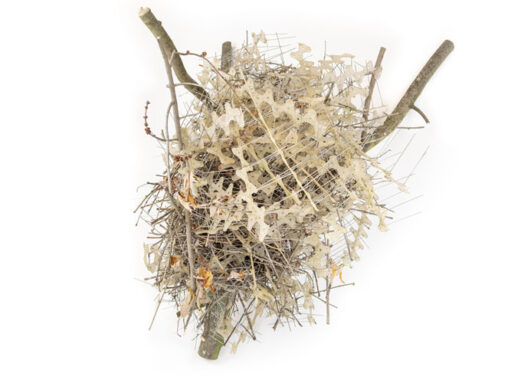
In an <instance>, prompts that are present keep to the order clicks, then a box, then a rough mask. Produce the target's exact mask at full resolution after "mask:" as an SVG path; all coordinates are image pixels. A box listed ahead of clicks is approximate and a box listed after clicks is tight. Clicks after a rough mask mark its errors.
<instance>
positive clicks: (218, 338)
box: [199, 293, 230, 360]
mask: <svg viewBox="0 0 521 383" xmlns="http://www.w3.org/2000/svg"><path fill="white" fill-rule="evenodd" d="M225 294H226V293H225ZM229 299H230V298H229V296H228V295H225V296H223V297H222V298H221V299H219V300H217V301H216V302H215V303H214V304H213V305H212V306H211V307H209V308H208V309H207V310H208V311H207V313H206V314H205V318H204V329H203V334H202V335H201V343H200V344H199V356H201V357H203V358H205V359H210V360H215V359H217V358H218V357H219V352H220V351H221V347H222V346H223V345H224V338H223V336H222V335H221V334H219V333H218V329H219V325H220V323H221V322H222V320H223V319H224V317H225V315H227V306H228V302H229Z"/></svg>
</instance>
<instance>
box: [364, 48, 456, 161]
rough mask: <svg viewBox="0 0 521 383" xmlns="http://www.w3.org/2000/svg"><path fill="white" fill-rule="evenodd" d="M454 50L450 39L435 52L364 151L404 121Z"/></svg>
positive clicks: (377, 129)
mask: <svg viewBox="0 0 521 383" xmlns="http://www.w3.org/2000/svg"><path fill="white" fill-rule="evenodd" d="M453 50H454V44H453V43H452V41H450V40H445V41H444V42H443V43H442V44H441V45H440V47H439V48H438V50H437V51H436V52H434V54H433V55H432V56H431V58H430V59H429V61H427V63H426V64H425V66H424V67H423V68H422V70H421V71H420V73H419V74H418V76H416V78H415V79H414V81H413V82H412V84H411V85H410V86H409V89H407V91H406V92H405V94H404V95H403V97H402V99H401V100H400V102H399V103H398V105H396V107H395V108H394V110H393V112H392V113H391V114H390V115H389V116H387V118H386V119H385V121H384V123H383V125H382V126H381V127H378V128H376V129H375V131H374V132H373V135H372V137H371V141H370V142H367V143H366V144H365V145H364V152H367V151H368V150H369V149H371V148H372V147H374V146H375V145H377V144H378V143H380V142H381V141H382V140H383V139H384V138H385V137H387V136H388V135H389V134H391V133H392V132H393V131H394V129H396V127H397V126H398V125H399V124H400V122H402V120H403V119H404V118H405V116H406V115H407V113H408V112H409V110H411V109H412V108H413V107H414V103H415V102H416V100H417V99H418V97H419V96H420V94H421V92H422V91H423V88H425V85H427V83H428V82H429V80H430V79H431V77H432V76H433V75H434V73H435V72H436V71H437V70H438V68H439V67H440V65H441V64H442V63H443V61H444V60H445V59H446V58H447V56H448V55H449V54H450V53H451V52H452V51H453Z"/></svg>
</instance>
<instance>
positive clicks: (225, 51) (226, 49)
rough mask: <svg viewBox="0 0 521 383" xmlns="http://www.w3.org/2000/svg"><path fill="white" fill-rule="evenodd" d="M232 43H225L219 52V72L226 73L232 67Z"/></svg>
mask: <svg viewBox="0 0 521 383" xmlns="http://www.w3.org/2000/svg"><path fill="white" fill-rule="evenodd" d="M232 60H233V57H232V43H231V41H225V42H224V43H223V45H222V52H221V70H222V71H223V72H225V73H228V71H229V70H230V68H231V66H232Z"/></svg>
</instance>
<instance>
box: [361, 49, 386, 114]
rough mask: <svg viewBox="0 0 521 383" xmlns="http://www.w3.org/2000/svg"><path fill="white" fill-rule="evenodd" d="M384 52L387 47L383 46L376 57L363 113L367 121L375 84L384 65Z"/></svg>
mask: <svg viewBox="0 0 521 383" xmlns="http://www.w3.org/2000/svg"><path fill="white" fill-rule="evenodd" d="M384 54H385V48H384V47H381V48H380V51H379V52H378V57H377V58H376V63H375V65H374V70H373V73H372V74H371V81H370V82H369V92H368V93H367V97H366V98H365V103H364V113H363V118H364V120H365V121H367V117H368V116H369V108H370V107H371V98H372V97H373V91H374V86H375V84H376V76H377V75H378V74H379V72H380V66H381V65H382V60H383V58H384Z"/></svg>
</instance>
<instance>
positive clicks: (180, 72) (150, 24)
mask: <svg viewBox="0 0 521 383" xmlns="http://www.w3.org/2000/svg"><path fill="white" fill-rule="evenodd" d="M139 17H140V18H141V20H142V21H143V23H144V24H145V25H146V26H147V28H148V29H149V30H150V32H152V34H153V35H154V36H155V38H156V39H158V40H159V41H161V42H162V46H163V47H164V49H165V53H166V56H167V57H172V68H173V69H174V73H175V75H176V77H177V79H178V80H179V82H181V83H184V84H185V85H184V86H185V88H186V89H187V90H188V91H189V92H190V93H192V94H193V95H194V96H195V97H197V98H198V99H199V100H201V101H203V102H208V100H209V97H208V93H207V92H206V91H205V90H204V89H203V88H201V86H200V85H199V84H198V83H197V81H195V80H194V79H193V78H192V77H191V76H190V75H189V74H188V72H187V71H186V68H185V66H184V64H183V60H181V57H180V56H179V55H177V54H174V55H173V53H174V52H177V48H176V47H175V45H174V43H173V42H172V39H171V38H170V36H168V33H166V31H165V29H164V28H163V26H162V25H161V21H159V20H158V19H156V17H155V16H154V14H153V13H152V11H151V10H150V8H141V9H140V11H139ZM191 84H193V85H191Z"/></svg>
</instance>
